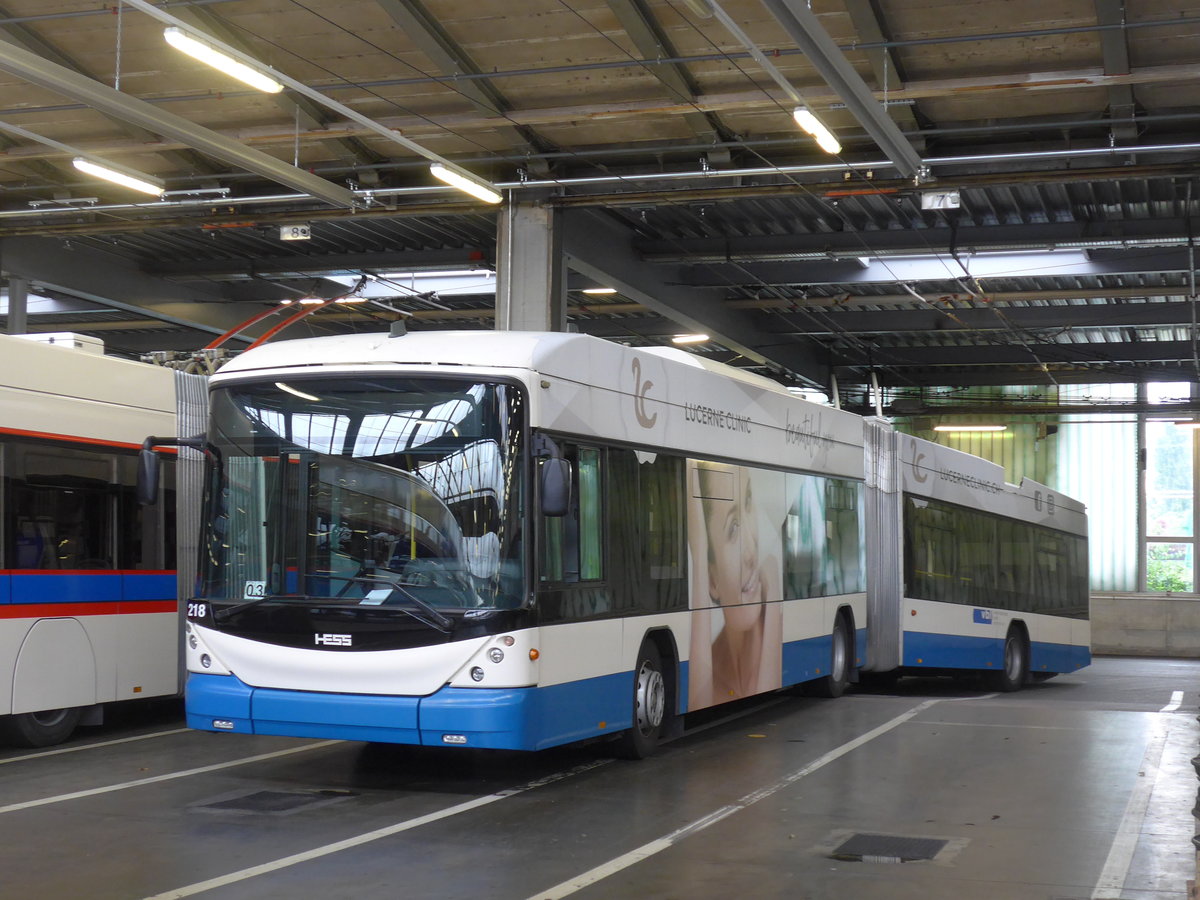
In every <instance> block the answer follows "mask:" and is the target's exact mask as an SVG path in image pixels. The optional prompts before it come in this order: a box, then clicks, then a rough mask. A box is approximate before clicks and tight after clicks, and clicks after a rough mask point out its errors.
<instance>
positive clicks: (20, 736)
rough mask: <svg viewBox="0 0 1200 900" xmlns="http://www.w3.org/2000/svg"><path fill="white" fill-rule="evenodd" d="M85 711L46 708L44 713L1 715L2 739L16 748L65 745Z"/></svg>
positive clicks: (0, 729)
mask: <svg viewBox="0 0 1200 900" xmlns="http://www.w3.org/2000/svg"><path fill="white" fill-rule="evenodd" d="M81 715H82V710H80V709H79V707H77V706H72V707H68V708H66V709H46V710H42V711H41V712H31V713H18V714H17V715H15V716H0V738H3V739H4V741H5V742H6V743H9V744H12V745H13V746H16V747H49V746H50V745H51V744H61V743H62V742H63V741H65V740H66V739H67V738H69V737H70V736H71V732H73V731H74V730H75V726H76V725H78V724H79V717H80V716H81Z"/></svg>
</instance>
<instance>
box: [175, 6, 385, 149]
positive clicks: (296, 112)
mask: <svg viewBox="0 0 1200 900" xmlns="http://www.w3.org/2000/svg"><path fill="white" fill-rule="evenodd" d="M175 13H176V14H177V15H178V16H179V17H180V18H181V19H183V20H184V21H186V22H189V23H191V24H192V25H194V26H196V27H197V28H201V29H203V30H204V31H206V32H208V33H209V34H211V35H213V37H216V38H219V39H220V40H222V41H224V42H225V43H226V44H229V45H230V46H231V47H236V48H237V49H239V50H241V51H242V52H243V53H250V52H251V51H252V48H251V47H250V45H249V43H248V42H247V41H246V40H245V39H244V38H243V37H242V36H241V35H240V34H239V33H238V32H237V31H236V30H235V29H234V28H233V27H232V26H231V25H230V24H229V23H228V22H227V21H226V20H225V19H223V18H221V16H219V15H217V14H216V13H215V12H213V11H212V10H210V9H206V8H204V7H202V6H191V7H180V8H178V9H176V10H175ZM270 100H271V101H272V102H273V103H274V104H275V105H276V106H277V107H278V108H279V110H280V111H281V112H283V113H284V114H285V115H287V117H288V119H289V120H292V119H294V118H296V117H299V122H300V127H301V128H302V129H304V130H306V131H308V130H312V131H319V130H320V129H321V128H323V127H324V126H325V125H326V124H327V123H328V121H329V119H330V116H329V115H328V114H327V113H326V112H325V110H323V109H322V108H321V107H320V106H318V105H317V104H315V103H313V102H312V101H311V100H309V99H308V98H307V97H302V96H299V95H298V94H294V93H293V94H285V93H279V94H272V95H270ZM323 143H325V144H326V145H327V146H328V147H329V148H330V149H332V150H333V152H334V153H335V154H336V155H337V156H339V157H342V158H345V159H350V160H352V161H354V162H355V163H364V164H370V163H376V162H379V161H380V160H381V159H382V158H383V157H381V156H380V155H379V154H378V153H375V152H373V151H372V150H370V149H368V148H367V147H366V146H365V145H364V144H363V143H362V141H360V140H358V138H354V137H338V138H329V139H328V140H326V141H324V142H323Z"/></svg>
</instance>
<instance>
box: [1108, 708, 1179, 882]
mask: <svg viewBox="0 0 1200 900" xmlns="http://www.w3.org/2000/svg"><path fill="white" fill-rule="evenodd" d="M1174 719H1175V717H1174V716H1164V717H1162V718H1159V719H1156V720H1155V721H1156V724H1157V727H1158V733H1157V734H1155V735H1154V736H1153V737H1151V738H1150V741H1149V742H1148V743H1147V744H1146V753H1145V755H1144V756H1143V757H1142V762H1141V765H1140V766H1139V767H1138V778H1137V781H1136V782H1134V785H1133V791H1132V792H1130V794H1129V802H1128V803H1127V804H1126V805H1125V812H1124V813H1123V814H1122V816H1121V824H1120V825H1119V826H1118V827H1117V833H1116V835H1115V836H1114V837H1113V842H1112V846H1111V847H1109V849H1108V856H1107V858H1106V859H1105V860H1104V868H1103V869H1101V870H1100V879H1099V880H1098V881H1097V882H1096V887H1095V889H1094V890H1093V891H1092V900H1120V897H1121V894H1122V893H1123V892H1124V891H1123V888H1124V887H1125V879H1126V878H1127V877H1128V876H1129V867H1130V865H1131V864H1132V863H1133V854H1134V851H1136V850H1137V844H1138V838H1140V837H1141V835H1142V825H1143V824H1144V823H1145V821H1146V811H1147V809H1148V808H1149V806H1150V795H1151V794H1152V793H1153V792H1154V787H1155V785H1156V784H1157V782H1158V773H1159V764H1160V763H1161V762H1162V756H1163V751H1164V750H1165V749H1166V746H1167V736H1168V735H1169V734H1170V732H1171V724H1172V722H1173V721H1174Z"/></svg>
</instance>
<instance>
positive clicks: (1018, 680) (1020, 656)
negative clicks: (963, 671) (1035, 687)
mask: <svg viewBox="0 0 1200 900" xmlns="http://www.w3.org/2000/svg"><path fill="white" fill-rule="evenodd" d="M988 676H989V678H988V681H989V685H988V686H989V687H990V688H991V689H992V690H993V691H1003V692H1004V693H1011V692H1012V691H1019V690H1020V689H1021V686H1022V685H1023V684H1025V680H1026V679H1027V678H1028V677H1029V645H1028V644H1027V643H1026V641H1025V635H1024V633H1023V632H1022V631H1021V629H1019V628H1010V629H1009V630H1008V636H1007V637H1005V639H1004V668H1003V669H1002V670H1001V671H999V672H989V673H988Z"/></svg>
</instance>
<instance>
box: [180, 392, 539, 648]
mask: <svg viewBox="0 0 1200 900" xmlns="http://www.w3.org/2000/svg"><path fill="white" fill-rule="evenodd" d="M523 426H524V414H523V402H522V393H521V391H520V390H519V389H518V388H517V387H515V386H512V385H507V384H502V383H480V382H478V381H474V380H467V379H464V380H457V379H452V378H429V377H403V376H392V375H388V376H374V377H372V376H364V375H363V374H362V373H356V374H355V375H354V376H346V377H330V376H324V377H319V378H294V379H292V378H290V379H288V380H287V381H266V382H245V383H237V384H232V385H229V386H227V387H224V388H222V389H218V390H216V391H214V392H213V395H212V429H211V431H210V434H209V442H210V446H211V447H212V450H213V458H214V460H216V461H217V462H216V464H215V465H213V466H211V467H210V473H211V482H210V485H209V488H208V496H207V501H206V503H207V515H206V516H205V521H206V522H207V523H208V525H206V529H207V531H208V534H207V536H206V539H205V540H204V542H203V544H202V560H201V585H200V587H201V590H200V596H201V597H202V598H204V599H205V600H207V601H208V602H209V603H211V604H213V608H214V613H215V614H217V615H219V616H222V615H223V616H233V615H236V614H237V613H239V612H240V611H242V610H244V609H248V608H250V607H252V606H262V605H272V606H280V605H282V606H295V605H299V606H305V605H309V606H311V605H313V604H319V605H321V606H325V607H328V606H332V605H334V604H338V605H341V604H345V605H354V606H359V607H370V608H377V609H378V611H379V612H380V613H381V614H386V613H388V612H390V611H392V610H395V611H397V612H400V611H404V612H407V613H409V614H415V617H416V618H418V619H421V620H422V621H425V622H426V623H427V624H432V625H434V626H437V625H438V624H439V623H441V624H442V625H443V626H444V625H445V619H444V617H443V616H442V614H441V613H439V612H437V611H436V609H438V608H441V609H448V610H451V609H460V610H464V609H475V610H478V609H512V608H515V607H518V606H520V605H521V603H522V601H523V599H524V581H523V575H522V572H523V568H524V565H523V563H524V558H523V555H522V553H523V551H522V548H521V542H520V528H519V524H520V517H521V514H522V508H523V503H522V497H523V478H522V473H523V471H524V469H523V465H522V463H521V459H522V432H523Z"/></svg>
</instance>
